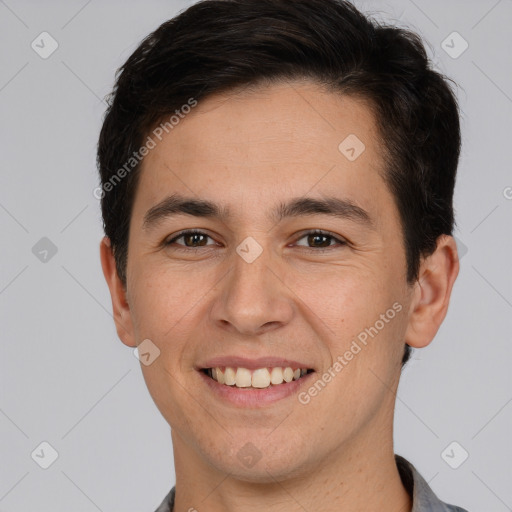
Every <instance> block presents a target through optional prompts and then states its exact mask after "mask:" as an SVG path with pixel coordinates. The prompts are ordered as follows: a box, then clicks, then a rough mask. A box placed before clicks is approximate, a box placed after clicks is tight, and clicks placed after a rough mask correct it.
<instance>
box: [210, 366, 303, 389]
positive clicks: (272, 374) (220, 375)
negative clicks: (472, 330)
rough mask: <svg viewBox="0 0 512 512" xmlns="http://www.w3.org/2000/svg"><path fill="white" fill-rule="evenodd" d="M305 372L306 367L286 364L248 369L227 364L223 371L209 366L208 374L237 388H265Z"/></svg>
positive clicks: (289, 380) (295, 377) (290, 379)
mask: <svg viewBox="0 0 512 512" xmlns="http://www.w3.org/2000/svg"><path fill="white" fill-rule="evenodd" d="M306 373H307V368H297V369H296V370H293V368H291V367H289V366H286V367H284V368H280V367H275V368H257V369H256V370H253V371H252V372H251V370H248V369H247V368H232V367H230V366H227V367H226V368H225V370H224V371H222V369H221V368H220V367H217V368H210V369H209V370H208V375H210V377H212V378H213V379H214V380H216V381H217V382H218V383H219V384H226V385H228V386H236V387H237V388H249V387H251V386H252V387H253V388H267V387H268V386H270V384H273V385H276V384H282V383H283V381H284V382H291V381H292V380H297V379H299V378H300V377H301V376H302V375H305V374H306Z"/></svg>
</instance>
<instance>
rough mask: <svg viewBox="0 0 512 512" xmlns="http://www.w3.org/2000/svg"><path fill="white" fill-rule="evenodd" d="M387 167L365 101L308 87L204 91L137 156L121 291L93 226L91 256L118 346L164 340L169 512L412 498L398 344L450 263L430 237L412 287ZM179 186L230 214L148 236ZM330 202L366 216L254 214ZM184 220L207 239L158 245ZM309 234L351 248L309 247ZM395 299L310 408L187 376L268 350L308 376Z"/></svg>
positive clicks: (369, 504)
mask: <svg viewBox="0 0 512 512" xmlns="http://www.w3.org/2000/svg"><path fill="white" fill-rule="evenodd" d="M349 134H356V135H357V137H358V138H359V139H360V140H361V141H363V142H364V144H365V147H366V149H365V151H364V152H363V153H362V154H361V155H360V156H359V157H358V158H357V159H356V160H355V161H353V162H351V161H349V160H348V159H347V158H346V157H345V156H344V155H343V154H341V152H340V151H339V150H338V145H339V144H340V142H341V141H343V140H344V139H345V137H347V136H348V135H349ZM382 170H383V160H382V147H381V146H380V142H379V136H378V131H377V128H376V123H375V119H374V117H373V114H372V112H371V111H370V109H369V108H368V106H367V105H365V104H364V103H363V102H362V101H361V100H356V99H354V98H350V97H346V96H340V95H337V94H333V93H331V92H327V91H325V90H323V89H322V88H321V87H320V86H319V85H317V84H314V83H311V82H300V83H299V82H289V83H280V84H277V85H276V84H274V85H272V86H267V87H260V88H257V89H255V90H245V91H242V92H238V93H237V94H234V93H233V92H231V93H230V94H226V95H217V96H212V97H210V98H207V99H206V100H204V101H202V102H200V103H199V105H198V106H197V107H195V109H193V110H192V112H191V113H190V114H188V115H187V116H186V118H185V119H184V120H182V121H181V122H180V123H179V125H177V126H176V127H175V128H174V129H173V130H172V131H171V132H170V133H169V134H166V135H165V136H164V137H163V140H162V141H161V142H159V143H158V144H157V146H156V147H155V148H154V149H153V150H151V152H150V153H149V154H148V155H147V156H146V157H145V160H144V161H143V165H142V169H141V176H140V182H139V185H138V189H137V193H136V197H135V202H134V207H133V212H132V218H131V224H130V235H129V247H128V264H127V287H126V289H125V288H124V287H123V286H122V283H121V281H120V280H119V278H118V276H117V273H116V270H115V265H114V259H113V255H112V251H111V247H110V243H109V240H108V238H106V237H105V238H104V239H103V240H102V242H101V244H100V253H101V261H102V266H103V272H104V275H105V278H106V281H107V283H108V286H109V289H110V292H111V297H112V306H113V312H114V319H115V323H116V327H117V332H118V335H119V337H120V339H121V340H122V342H123V343H124V344H126V345H128V346H130V347H135V346H137V345H138V344H139V343H140V342H141V341H142V340H144V339H147V338H149V339H150V340H152V342H153V343H154V344H155V345H156V346H158V348H159V349H160V351H161V352H160V356H159V357H158V358H157V359H156V360H155V361H154V362H153V363H152V364H151V365H149V366H144V365H141V368H142V371H143V375H144V378H145V381H146V383H147V386H148V389H149V392H150V393H151V395H152V397H153V399H154V401H155V403H156V405H157V407H158V408H159V410H160V412H161V413H162V415H163V416H164V418H165V419H166V420H167V422H168V423H169V425H170V426H171V434H172V441H173V448H174V462H175V471H176V503H175V511H176V512H184V511H187V510H189V509H190V508H191V507H194V508H196V509H197V510H203V509H204V510H208V511H211V512H215V511H235V510H236V511H238V512H245V511H256V510H258V511H259V510H268V511H272V512H278V511H285V510H286V511H287V512H289V511H299V510H300V511H303V510H323V511H325V512H329V511H339V510H343V511H344V512H355V511H362V510H381V511H389V512H405V511H408V510H410V509H411V507H412V502H411V498H410V497H409V495H408V494H407V492H406V491H405V489H404V487H403V485H402V483H401V480H400V476H399V473H398V470H397V468H396V465H395V461H394V455H393V453H394V452H393V413H394V405H395V393H396V389H397V386H398V381H399V377H400V370H401V366H400V362H401V358H402V354H403V348H404V343H405V342H407V343H408V344H409V345H411V346H412V347H416V348H421V347H424V346H426V345H428V344H429V343H430V342H431V341H432V339H433V337H434V335H435V334H436V332H437V330H438V328H439V326H440V324H441V322H442V321H443V319H444V317H445V315H446V312H447V308H448V302H449V297H450V293H451V290H452V286H453V283H454V281H455V279H456V277H457V273H458V269H459V267H458V258H457V251H456V245H455V242H454V240H453V238H452V237H449V236H442V237H441V238H440V239H439V241H438V247H437V250H436V251H435V252H434V253H433V254H432V255H431V256H430V257H428V258H425V259H423V260H422V263H421V269H420V276H419V279H418V281H417V282H415V283H414V284H412V285H408V284H407V282H406V260H405V251H404V245H403V236H402V231H401V226H400V220H399V214H398V210H397V208H396V205H395V202H394V200H393V196H392V195H391V193H390V191H389V190H388V188H387V187H386V185H385V183H384V181H383V179H382ZM175 192H179V193H181V194H184V195H189V196H193V197H195V198H202V199H209V200H212V201H215V202H218V203H220V204H221V205H224V206H227V207H229V208H230V209H231V210H232V213H233V218H232V219H229V220H224V221H220V220H217V219H211V218H199V217H193V216H190V215H179V216H175V217H170V218H166V219H164V220H162V221H161V222H160V223H158V224H157V225H156V226H154V227H153V228H152V229H151V230H144V229H143V218H144V215H145V213H146V212H147V211H148V209H150V208H151V207H152V206H154V205H156V204H157V203H158V202H160V201H161V200H162V199H164V198H165V197H167V196H168V195H170V194H172V193H175ZM326 195H335V196H336V197H339V198H343V199H349V200H350V201H352V202H353V203H354V204H356V205H358V206H359V207H361V208H363V209H364V210H366V211H367V212H368V214H369V216H370V218H371V221H372V226H366V225H364V224H362V223H361V222H356V221H354V220H351V219H346V218H339V217H332V216H328V215H323V214H315V215H309V216H301V217H296V218H293V217H290V218H285V219H283V220H281V221H280V222H278V223H275V222H273V221H271V220H270V219H269V218H268V217H267V212H269V211H270V210H272V209H273V207H274V206H275V205H276V204H277V203H278V202H281V201H286V200H288V199H290V198H292V197H293V198H294V197H299V196H308V197H315V198H321V197H322V196H326ZM189 228H197V229H199V230H201V231H203V232H205V234H207V235H208V236H209V237H210V238H203V239H201V240H202V241H201V242H198V241H197V239H196V244H195V245H196V247H199V249H197V250H196V251H195V252H194V251H193V250H192V249H190V248H187V245H185V244H187V243H188V244H189V246H190V245H192V243H193V238H192V240H191V239H190V238H189V239H188V241H187V240H186V239H184V238H181V239H179V240H177V241H176V242H174V244H173V245H172V246H165V245H163V242H164V241H165V240H169V239H171V238H172V236H171V235H175V234H178V233H179V232H180V231H181V230H183V229H189ZM310 229H320V230H326V231H330V232H332V233H333V234H334V235H335V236H336V237H339V238H340V239H342V240H343V239H344V240H346V241H347V244H346V245H339V244H338V242H337V241H336V240H335V239H329V238H327V239H325V238H322V237H320V239H316V240H315V239H313V240H312V241H309V243H308V237H307V236H304V234H303V232H304V231H305V230H310ZM248 236H251V237H253V238H254V239H255V240H257V242H258V243H259V245H260V246H261V248H262V249H263V252H262V253H261V255H260V256H259V257H258V258H257V259H256V260H255V261H253V262H252V263H250V264H249V263H247V262H246V261H245V260H244V259H242V258H241V257H240V256H239V255H238V254H237V252H236V247H237V246H238V245H239V244H240V243H241V242H242V240H244V239H245V238H246V237H248ZM185 238H186V237H185ZM180 244H181V245H180ZM203 244H207V245H203ZM329 244H330V245H329ZM325 246H329V247H328V250H327V251H325V252H323V253H322V252H319V247H320V248H322V247H325ZM177 248H181V249H185V250H184V251H181V252H178V251H177ZM187 250H188V252H186V251H187ZM315 251H316V252H315ZM394 303H399V304H400V305H401V306H402V310H401V312H400V313H398V314H397V315H396V316H395V317H394V318H393V319H392V320H390V321H389V322H388V323H386V325H385V327H384V328H383V329H381V330H380V331H379V333H378V335H376V336H375V337H374V338H373V339H371V340H369V342H368V344H367V346H365V347H364V348H363V349H362V350H361V351H360V352H359V353H358V354H357V355H355V356H354V358H353V359H352V360H351V361H350V362H349V363H348V364H347V365H346V366H345V367H344V368H343V370H342V371H341V372H339V373H337V374H336V377H335V378H333V379H332V380H331V382H329V383H328V384H327V385H326V386H325V387H324V388H323V389H322V390H321V392H319V393H318V394H317V396H315V397H313V398H311V401H310V402H309V403H308V404H307V405H304V404H301V403H300V402H299V401H298V400H297V397H296V396H294V397H289V398H286V399H284V400H281V401H278V402H277V403H274V404H272V405H269V406H267V407H264V408H253V409H251V408H245V409H241V408H235V406H233V405H228V404H225V403H222V402H221V401H220V400H218V399H216V398H214V397H213V395H212V394H211V393H210V392H209V391H207V389H208V388H207V387H206V386H205V385H204V383H203V381H202V379H201V378H200V375H199V373H198V371H197V370H196V369H195V365H196V364H197V363H198V362H199V361H205V360H206V358H210V357H214V356H221V355H242V356H245V357H251V358H256V357H262V356H266V355H274V356H282V357H288V358H290V359H295V360H299V361H306V362H308V363H310V364H309V366H310V367H311V368H315V369H316V370H317V372H318V373H317V375H318V376H321V375H322V374H323V373H324V372H325V371H326V370H327V369H328V368H330V367H331V366H332V365H333V363H334V362H335V361H336V358H337V357H338V356H340V355H343V354H344V353H345V352H346V351H347V350H348V349H349V348H350V345H351V342H352V341H353V340H354V339H355V338H356V337H357V335H358V334H359V333H360V332H361V331H363V330H364V329H365V328H367V327H369V326H373V325H375V322H376V321H377V320H378V319H379V318H380V315H381V314H384V313H385V312H386V311H387V310H388V309H389V308H391V307H392V305H393V304H394ZM248 441H250V442H251V443H252V444H253V445H254V446H255V447H256V449H257V450H259V453H260V454H261V459H260V460H259V461H258V463H256V464H255V465H254V466H253V467H251V468H248V467H245V466H244V465H243V464H241V462H240V460H239V459H238V458H237V452H238V450H240V448H242V447H243V446H244V445H245V444H246V443H247V442H248Z"/></svg>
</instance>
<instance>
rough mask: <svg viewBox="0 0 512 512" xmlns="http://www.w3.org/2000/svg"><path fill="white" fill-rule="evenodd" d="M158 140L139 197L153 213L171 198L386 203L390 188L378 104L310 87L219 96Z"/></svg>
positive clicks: (143, 173) (302, 85)
mask: <svg viewBox="0 0 512 512" xmlns="http://www.w3.org/2000/svg"><path fill="white" fill-rule="evenodd" d="M150 136H151V134H150ZM155 140H156V145H155V147H154V149H152V150H151V151H150V152H149V154H148V155H147V156H146V157H145V159H144V161H143V163H142V166H141V177H140V180H139V191H138V192H137V198H139V199H140V201H143V202H144V204H145V205H146V206H151V205H153V204H156V203H157V202H159V201H161V200H162V199H163V198H164V197H165V196H167V195H169V193H170V192H180V193H183V194H184V195H187V196H190V195H196V196H198V197H201V198H205V199H208V198H211V199H215V200H216V201H217V202H220V203H222V204H224V205H226V206H227V207H230V206H231V205H232V204H233V203H235V205H234V208H235V209H236V207H237V206H236V203H239V206H240V207H243V206H244V202H245V203H246V204H248V202H249V201H252V200H258V201H259V203H260V204H264V203H265V202H266V200H267V199H268V200H269V201H270V200H272V201H274V202H275V201H277V200H280V199H282V196H284V195H287V196H291V195H293V196H302V195H306V194H308V192H317V193H320V194H323V195H332V193H333V192H335V191H339V194H340V196H344V197H346V196H347V195H350V196H351V197H352V199H354V202H355V203H359V202H363V203H364V202H366V203H368V204H369V203H371V202H372V201H373V202H374V203H375V204H377V203H378V198H377V197H376V196H378V195H379V193H380V192H379V191H380V189H382V188H383V187H384V182H383V181H382V178H381V174H382V170H383V158H382V148H381V144H380V139H379V136H378V130H377V127H376V123H375V119H374V116H373V113H372V111H371V109H370V108H369V106H368V105H367V104H366V103H365V102H363V101H362V100H359V99H356V98H353V97H349V96H344V95H341V94H338V93H334V92H329V91H327V90H325V89H324V88H322V87H321V86H319V85H317V84H314V83H310V82H301V83H295V82H290V83H281V84H274V85H271V86H265V87H259V88H251V89H242V90H239V91H237V92H227V93H224V94H222V95H215V96H211V97H209V98H206V99H204V100H202V101H201V102H199V103H198V105H197V106H196V107H194V108H193V109H192V110H191V111H190V113H188V114H186V115H183V116H182V118H181V119H180V121H179V123H178V124H176V125H175V126H174V127H173V128H172V129H171V130H169V132H168V133H164V134H163V136H161V140H157V139H155ZM382 192H383V193H384V194H386V192H387V191H386V190H383V191H382ZM388 195H389V194H388ZM387 199H389V198H387ZM140 201H138V202H140ZM136 203H137V201H136Z"/></svg>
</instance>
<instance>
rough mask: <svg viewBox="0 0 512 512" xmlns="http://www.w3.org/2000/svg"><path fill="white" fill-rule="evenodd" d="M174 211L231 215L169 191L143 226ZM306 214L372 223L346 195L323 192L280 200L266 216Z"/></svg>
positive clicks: (211, 204) (207, 215)
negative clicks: (284, 201) (314, 196)
mask: <svg viewBox="0 0 512 512" xmlns="http://www.w3.org/2000/svg"><path fill="white" fill-rule="evenodd" d="M176 215H191V216H194V217H205V218H213V219H219V220H221V221H227V220H229V219H230V218H232V216H233V215H232V213H231V212H230V210H229V208H227V207H225V206H221V205H219V204H217V203H214V202H212V201H208V200H206V199H196V198H194V197H186V196H183V195H181V194H173V195H171V196H169V197H166V198H165V199H164V200H162V201H160V202H159V203H158V204H156V205H155V206H153V207H151V208H150V209H149V210H148V211H147V212H146V214H145V215H144V221H143V229H145V230H150V229H151V228H153V227H155V226H156V225H158V224H159V223H160V222H161V221H163V220H164V219H167V218H169V217H173V216H176ZM308 215H329V216H332V217H337V218H343V219H348V220H351V221H354V222H358V223H360V224H363V225H366V226H367V227H373V222H372V219H371V217H370V215H369V214H368V212H367V211H366V210H364V209H363V208H361V207H360V206H357V205H356V204H354V203H353V202H352V201H350V200H348V199H340V198H338V197H332V196H323V197H322V198H320V199H319V198H313V197H296V198H293V199H291V200H289V201H288V202H286V203H283V202H281V203H279V204H278V205H277V207H276V208H274V210H273V211H272V212H270V215H269V218H270V220H271V221H273V222H276V223H277V222H279V221H281V220H283V219H285V218H288V217H301V216H308Z"/></svg>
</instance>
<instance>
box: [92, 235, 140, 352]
mask: <svg viewBox="0 0 512 512" xmlns="http://www.w3.org/2000/svg"><path fill="white" fill-rule="evenodd" d="M100 259H101V267H102V269H103V275H104V276H105V281H106V282H107V285H108V288H109V290H110V297H111V299H112V315H113V317H114V322H115V324H116V330H117V335H118V336H119V339H120V340H121V341H122V342H123V343H124V344H125V345H127V346H129V347H136V346H137V344H136V343H135V336H134V332H133V323H132V319H131V311H130V306H129V304H128V300H127V297H126V290H125V288H124V286H123V283H122V281H121V279H120V278H119V275H118V273H117V268H116V263H115V258H114V254H113V251H112V246H111V244H110V239H109V238H108V237H106V236H105V237H103V238H102V240H101V242H100Z"/></svg>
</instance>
